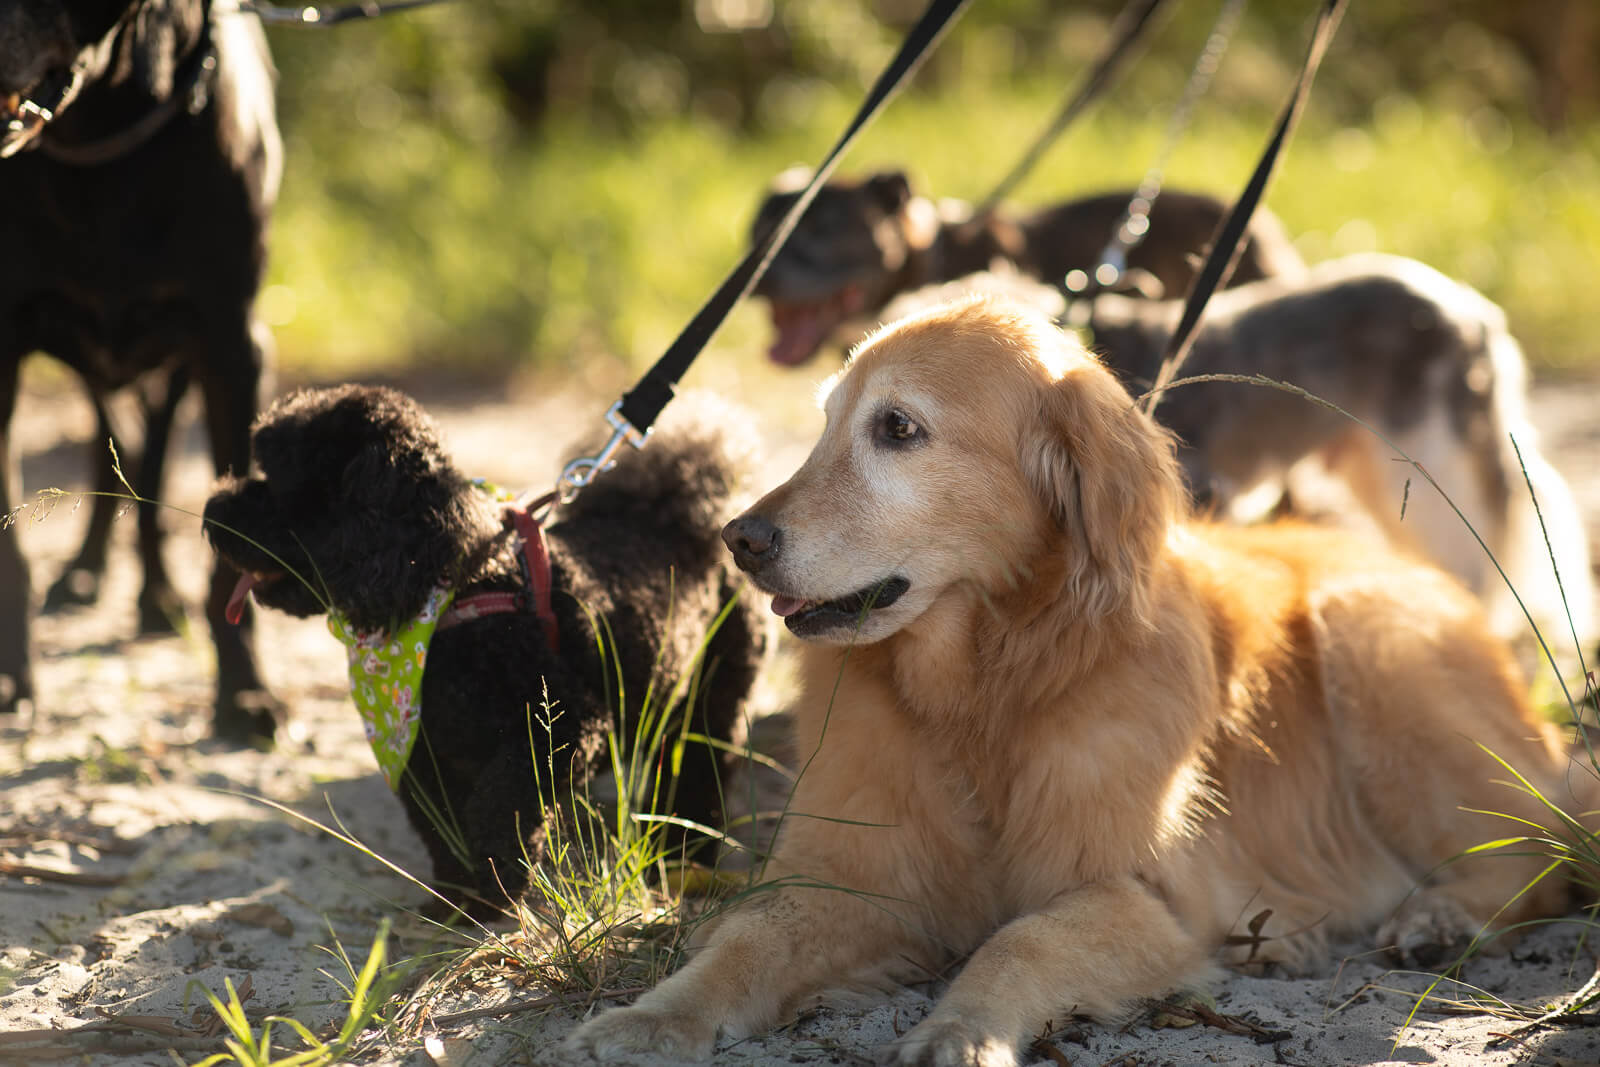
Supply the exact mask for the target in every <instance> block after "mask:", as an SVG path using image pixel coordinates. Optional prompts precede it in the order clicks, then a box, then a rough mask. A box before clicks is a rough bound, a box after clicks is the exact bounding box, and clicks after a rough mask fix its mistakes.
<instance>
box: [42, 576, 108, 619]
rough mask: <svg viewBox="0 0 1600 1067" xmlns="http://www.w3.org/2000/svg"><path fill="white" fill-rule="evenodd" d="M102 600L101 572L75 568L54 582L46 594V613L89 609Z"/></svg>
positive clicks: (44, 610) (43, 609)
mask: <svg viewBox="0 0 1600 1067" xmlns="http://www.w3.org/2000/svg"><path fill="white" fill-rule="evenodd" d="M99 599H100V572H99V571H93V570H90V569H89V568H88V567H73V568H71V569H70V570H68V571H67V572H66V573H65V574H63V575H62V576H61V577H59V578H57V579H56V580H55V582H53V583H52V584H51V586H50V588H49V589H48V590H46V591H45V594H44V606H43V607H41V608H40V609H39V610H40V611H41V612H44V613H49V612H53V611H60V610H61V609H62V608H81V607H87V606H88V605H90V604H93V603H94V602H95V601H97V600H99Z"/></svg>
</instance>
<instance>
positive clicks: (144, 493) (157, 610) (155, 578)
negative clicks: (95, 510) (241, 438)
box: [133, 364, 190, 634]
mask: <svg viewBox="0 0 1600 1067" xmlns="http://www.w3.org/2000/svg"><path fill="white" fill-rule="evenodd" d="M189 375H190V372H189V368H188V366H186V365H184V364H179V365H178V366H177V367H175V368H173V370H172V372H171V373H170V374H169V375H167V376H166V378H165V380H164V381H162V382H161V383H160V384H159V385H158V388H161V389H163V390H164V391H163V392H162V394H161V395H160V396H158V397H147V398H146V399H145V406H144V412H145V433H144V455H143V456H141V457H140V459H139V474H138V478H137V479H136V480H135V481H134V483H133V485H134V488H135V489H136V490H137V491H138V493H139V498H140V503H139V562H140V564H141V566H142V567H143V570H144V586H143V588H141V589H140V590H139V632H140V633H142V634H162V633H172V632H174V631H175V630H176V629H177V624H178V620H179V619H181V618H182V617H183V599H182V598H181V597H179V596H178V591H177V590H176V589H174V588H173V587H172V579H171V578H170V577H168V575H167V564H166V560H165V558H164V557H163V556H162V553H161V549H162V546H163V545H164V544H165V542H166V535H165V532H164V531H163V530H162V528H161V508H160V506H159V504H158V501H160V500H161V499H162V490H163V489H164V486H163V484H162V483H163V481H164V480H165V476H166V470H167V449H168V446H169V442H170V441H171V438H172V426H173V423H174V422H175V421H176V420H177V416H178V405H179V404H180V403H181V402H182V401H183V396H184V394H185V393H187V392H188V391H189Z"/></svg>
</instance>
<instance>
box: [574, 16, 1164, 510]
mask: <svg viewBox="0 0 1600 1067" xmlns="http://www.w3.org/2000/svg"><path fill="white" fill-rule="evenodd" d="M1157 2H1159V0H1157ZM968 3H970V0H930V2H929V4H928V7H927V9H926V10H924V11H923V13H922V16H921V17H920V18H919V19H918V20H917V22H916V25H914V26H912V27H911V31H910V32H909V33H907V34H906V38H905V40H904V41H902V42H901V44H900V49H899V51H898V52H896V53H895V55H894V58H893V59H892V60H890V62H889V65H888V66H887V67H885V68H884V70H883V73H882V74H880V75H878V80H877V81H876V82H874V83H873V86H872V91H871V92H869V93H868V94H867V98H866V100H865V101H863V102H862V104H861V107H860V109H859V110H858V111H857V112H856V115H855V118H853V119H852V120H851V121H850V125H849V126H848V127H846V128H845V131H844V133H843V135H841V136H840V138H839V140H838V142H837V143H835V144H834V146H833V149H832V150H831V151H830V152H829V153H828V154H827V156H826V157H825V158H824V159H823V161H822V163H821V165H820V166H818V167H817V169H816V172H815V173H814V174H812V175H811V180H810V181H809V182H807V183H806V186H805V188H804V189H802V190H801V191H800V195H799V196H798V197H796V198H795V201H794V203H793V204H791V205H790V206H789V210H788V211H787V212H786V213H785V214H784V216H783V218H782V219H780V220H779V222H778V225H777V226H775V227H773V229H772V230H771V231H770V232H769V233H767V234H766V236H764V237H763V238H761V239H760V240H759V241H757V242H755V244H754V245H752V246H751V248H750V250H749V251H748V252H746V253H745V255H744V258H743V259H741V260H740V261H739V263H738V265H737V266H735V267H734V268H733V270H732V271H730V272H729V273H728V276H727V277H726V278H724V279H723V280H722V284H721V285H719V286H718V287H717V290H716V291H715V292H714V293H712V294H711V298H710V299H709V300H707V301H706V302H705V303H704V304H703V305H701V307H700V310H699V311H698V312H696V313H695V316H694V318H693V319H691V320H689V324H688V325H687V326H685V327H684V328H683V332H682V333H680V334H678V336H677V337H676V338H675V339H674V340H673V342H672V344H670V345H669V346H668V347H667V350H666V352H665V353H663V354H662V356H661V358H660V359H658V360H656V362H655V365H654V366H652V367H651V368H650V369H649V370H648V371H647V372H645V375H644V377H643V378H641V379H640V380H639V382H638V383H637V384H636V385H635V386H634V387H633V388H632V389H629V390H628V391H627V392H626V393H623V394H622V399H621V400H619V401H618V402H617V403H615V404H613V405H612V406H611V408H610V410H608V411H607V412H606V422H607V423H609V424H610V425H611V428H612V433H611V438H610V439H609V440H608V441H607V442H606V443H605V444H604V445H603V446H602V447H601V449H600V451H599V452H598V453H596V454H595V455H593V456H582V457H579V458H578V459H575V460H573V461H572V462H571V463H568V464H567V466H566V468H565V469H564V470H562V472H561V477H560V480H559V481H558V482H557V486H556V492H557V493H558V494H559V497H560V500H561V502H562V503H568V502H570V501H571V500H572V499H573V498H574V497H575V496H577V495H578V493H579V492H580V491H582V489H583V488H584V486H586V485H588V484H589V483H590V482H592V481H594V479H595V478H596V477H598V476H599V475H600V474H601V473H603V472H604V471H605V470H606V469H607V468H608V467H609V466H610V464H611V462H612V456H613V455H614V454H615V453H616V451H617V449H618V448H620V447H621V446H622V444H623V442H627V443H629V444H632V445H633V446H634V447H635V448H642V447H643V446H644V443H645V441H646V440H647V439H648V438H649V436H650V427H651V426H652V425H654V423H655V421H656V418H657V417H658V416H659V415H660V414H661V410H662V409H663V408H665V407H666V406H667V404H668V402H670V401H671V400H672V397H673V396H674V394H675V392H676V388H675V387H676V386H677V383H678V381H679V380H680V379H681V378H682V377H683V376H684V374H685V373H687V371H688V370H689V366H690V365H691V364H692V363H693V362H694V360H695V357H696V356H698V355H699V354H700V352H701V350H702V349H704V348H705V346H706V345H707V344H708V343H710V341H711V338H712V337H713V336H715V334H716V332H717V330H719V329H721V327H722V324H723V322H724V321H726V320H727V317H728V314H729V313H730V312H731V311H732V310H733V308H734V305H735V304H737V303H738V302H739V301H740V300H742V299H744V297H745V296H746V295H748V294H749V292H750V290H751V289H753V288H755V284H756V282H758V281H760V280H761V276H762V275H763V274H765V273H766V270H767V267H768V265H769V264H770V263H771V262H772V259H773V257H774V256H776V255H777V254H778V249H780V248H782V247H783V243H784V242H785V241H786V240H788V239H789V234H790V233H791V232H792V231H793V230H794V228H795V225H796V224H797V223H798V222H799V221H800V217H801V216H802V215H804V214H805V212H806V209H807V208H808V207H810V206H811V201H812V200H814V199H815V198H816V195H817V190H818V189H820V188H821V187H822V185H823V183H824V182H826V181H827V180H828V178H829V177H830V176H831V175H832V174H833V170H834V168H835V167H836V166H838V163H839V159H840V157H842V156H843V155H844V153H845V151H846V149H848V148H849V147H850V145H851V144H852V143H853V142H854V141H855V139H856V136H857V135H858V134H859V133H860V132H861V131H862V130H863V129H865V128H866V126H867V124H868V123H870V122H871V121H872V120H873V118H875V117H876V116H877V114H878V112H879V111H880V110H882V108H883V105H884V104H886V103H888V102H889V99H890V98H891V97H893V96H894V94H895V92H896V91H898V90H899V88H900V86H901V85H902V84H904V82H905V81H906V79H907V78H908V77H909V76H910V74H911V72H912V71H914V70H915V69H916V68H917V66H918V64H920V63H921V62H922V60H923V58H924V57H925V56H926V55H927V54H928V52H929V51H931V50H932V48H933V46H934V44H935V43H937V41H938V40H939V38H940V37H941V36H942V35H943V34H944V31H945V30H946V29H948V28H949V26H950V24H951V23H952V22H953V21H955V18H956V16H957V15H959V14H960V12H961V10H962V9H963V8H965V7H966V6H967V4H968Z"/></svg>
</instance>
